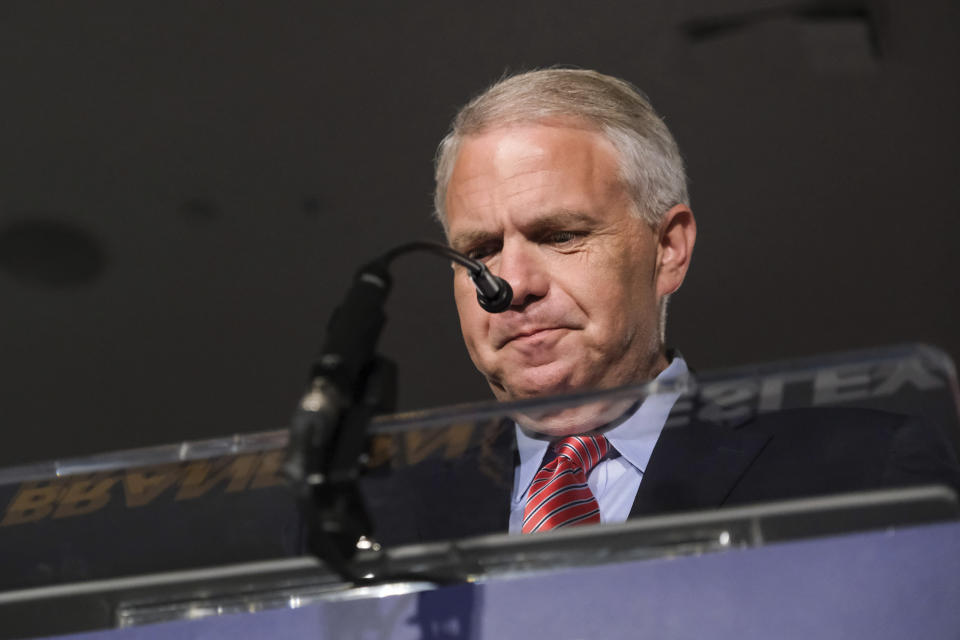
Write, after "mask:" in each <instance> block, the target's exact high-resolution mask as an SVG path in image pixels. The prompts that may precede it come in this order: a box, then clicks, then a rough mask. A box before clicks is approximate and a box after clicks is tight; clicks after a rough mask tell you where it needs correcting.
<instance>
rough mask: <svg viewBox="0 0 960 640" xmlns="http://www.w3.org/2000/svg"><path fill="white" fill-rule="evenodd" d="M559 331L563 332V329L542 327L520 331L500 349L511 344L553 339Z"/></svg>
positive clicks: (510, 337) (511, 336) (505, 341)
mask: <svg viewBox="0 0 960 640" xmlns="http://www.w3.org/2000/svg"><path fill="white" fill-rule="evenodd" d="M559 331H563V327H540V328H537V329H526V330H524V331H518V332H516V333H514V334H512V335H510V336H509V337H508V338H507V339H506V340H504V341H503V344H501V345H500V348H503V347H505V346H507V345H508V344H510V343H517V344H525V343H531V342H536V341H537V340H543V339H546V338H549V337H552V336H553V335H554V334H556V333H557V332H559Z"/></svg>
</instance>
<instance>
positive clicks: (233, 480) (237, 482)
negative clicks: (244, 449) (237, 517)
mask: <svg viewBox="0 0 960 640" xmlns="http://www.w3.org/2000/svg"><path fill="white" fill-rule="evenodd" d="M256 460H257V456H256V455H243V456H238V457H236V458H226V459H221V460H217V461H214V462H210V461H208V460H201V461H198V462H191V463H190V464H189V465H187V469H186V471H185V472H184V474H183V476H182V480H181V482H180V491H178V492H177V497H176V498H175V499H176V500H190V499H191V498H199V497H200V496H202V495H203V494H205V493H207V492H208V491H210V489H212V488H213V487H214V486H215V485H217V484H219V483H221V482H223V481H224V480H228V479H229V481H230V482H229V484H227V489H226V491H227V493H233V492H235V491H242V490H243V489H244V488H245V487H246V486H247V482H249V481H250V476H251V475H253V470H254V466H255V465H256Z"/></svg>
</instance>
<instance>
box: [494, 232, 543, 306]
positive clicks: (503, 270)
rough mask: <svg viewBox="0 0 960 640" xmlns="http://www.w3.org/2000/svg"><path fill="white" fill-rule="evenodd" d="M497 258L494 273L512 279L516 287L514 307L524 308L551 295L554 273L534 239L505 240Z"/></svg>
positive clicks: (512, 284)
mask: <svg viewBox="0 0 960 640" xmlns="http://www.w3.org/2000/svg"><path fill="white" fill-rule="evenodd" d="M497 262H498V264H496V265H493V266H494V267H495V269H493V271H494V273H496V274H497V275H498V276H500V277H501V278H503V279H504V280H506V281H507V282H509V283H510V287H511V288H512V289H513V301H512V302H511V303H510V308H511V309H514V310H518V309H523V308H524V307H526V306H527V305H529V304H530V303H532V302H535V301H537V300H539V299H541V298H543V297H544V296H546V295H547V291H548V290H549V288H550V274H549V272H548V271H547V268H546V265H545V264H544V262H543V259H542V257H541V256H540V255H539V252H538V251H537V249H536V246H534V245H533V244H532V243H529V242H525V241H519V242H513V243H504V245H503V247H502V248H501V250H500V255H499V259H498V261H497Z"/></svg>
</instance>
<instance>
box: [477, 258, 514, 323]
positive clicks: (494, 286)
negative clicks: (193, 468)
mask: <svg viewBox="0 0 960 640" xmlns="http://www.w3.org/2000/svg"><path fill="white" fill-rule="evenodd" d="M468 259H469V258H468ZM474 262H476V261H474ZM477 264H478V265H479V268H478V269H477V270H476V271H470V278H471V279H472V280H473V284H474V286H475V287H476V288H477V302H479V303H480V306H481V307H482V308H483V310H484V311H486V312H488V313H501V312H503V311H506V310H507V308H508V307H509V306H510V302H511V301H512V300H513V289H512V288H511V287H510V283H509V282H507V281H506V280H504V279H503V278H501V277H500V276H495V275H493V274H492V273H490V269H487V265H485V264H483V263H482V262H477Z"/></svg>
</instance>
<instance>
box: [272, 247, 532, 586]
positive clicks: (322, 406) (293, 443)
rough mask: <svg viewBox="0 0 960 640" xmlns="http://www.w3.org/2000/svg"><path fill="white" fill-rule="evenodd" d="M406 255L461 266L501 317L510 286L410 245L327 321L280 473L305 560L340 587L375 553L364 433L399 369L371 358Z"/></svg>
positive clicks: (392, 396)
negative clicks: (365, 490) (365, 489)
mask: <svg viewBox="0 0 960 640" xmlns="http://www.w3.org/2000/svg"><path fill="white" fill-rule="evenodd" d="M411 251H429V252H432V253H436V254H439V255H442V256H444V257H446V258H449V259H450V260H453V261H455V262H457V263H459V264H462V265H463V266H465V267H466V268H467V270H468V273H469V274H470V276H471V278H472V279H473V281H474V284H475V285H476V287H477V299H478V302H479V303H480V305H481V306H482V307H483V308H484V309H486V310H487V311H489V312H491V313H498V312H500V311H504V310H506V309H507V308H508V307H509V305H510V300H511V298H512V296H513V294H512V291H511V290H510V285H509V284H508V283H507V282H506V281H505V280H502V279H500V278H497V277H496V276H494V275H492V274H491V273H490V272H489V270H488V269H487V268H486V266H485V265H483V264H482V263H480V262H478V261H476V260H472V259H470V258H467V257H466V256H463V255H462V254H460V253H457V252H456V251H454V250H453V249H450V248H449V247H446V246H444V245H441V244H436V243H433V242H411V243H408V244H404V245H401V246H399V247H397V248H395V249H392V250H391V251H388V252H387V253H385V254H384V255H383V256H381V257H380V258H378V259H376V260H374V261H373V262H370V263H369V264H366V265H364V266H363V267H361V268H360V269H359V270H358V271H357V273H356V276H355V277H354V280H353V284H352V285H351V287H350V289H349V290H348V292H347V295H346V297H345V298H344V300H343V302H342V303H341V304H340V306H338V307H337V308H336V309H335V310H334V312H333V315H332V316H331V318H330V322H329V324H328V326H327V335H326V339H325V341H324V344H323V348H322V349H321V351H320V355H319V356H318V358H317V359H316V361H315V362H314V365H313V367H312V370H311V381H310V384H309V386H308V387H307V391H306V393H305V394H304V396H303V398H302V399H301V401H300V404H299V405H298V406H297V409H296V411H295V413H294V415H293V419H292V421H291V424H290V441H289V445H288V449H287V459H286V462H285V464H284V474H285V475H286V477H287V480H288V482H289V484H290V485H291V487H292V488H293V490H294V492H295V494H296V497H297V502H298V506H299V508H300V512H301V516H302V523H303V525H302V526H303V527H304V529H305V531H304V533H305V537H306V546H307V549H308V550H309V551H310V553H312V554H314V555H316V556H317V557H318V558H320V559H321V560H323V561H324V562H326V563H327V565H328V566H329V567H330V568H332V569H333V570H335V571H337V573H339V574H340V575H341V576H342V577H343V578H344V579H345V580H347V581H349V582H353V583H359V582H364V581H365V578H363V577H361V576H359V575H357V574H356V572H355V571H354V570H353V567H352V565H351V561H352V559H353V558H354V556H355V555H356V553H357V551H358V550H361V549H374V550H376V549H378V548H379V546H378V545H377V544H376V542H374V540H373V524H372V522H371V520H370V516H369V514H368V513H367V509H366V507H365V505H364V502H363V497H362V496H361V494H360V490H359V487H358V484H357V483H358V480H359V478H360V475H361V473H362V471H363V467H364V464H365V463H366V461H367V459H368V453H367V426H368V425H369V424H370V421H371V420H372V419H373V417H374V416H375V415H377V414H380V413H391V412H393V411H394V410H395V407H396V387H397V367H396V365H395V364H394V363H393V362H391V361H390V360H388V359H386V358H384V357H382V356H380V355H379V354H377V352H376V346H377V342H378V340H379V338H380V333H381V332H382V330H383V326H384V324H385V323H386V315H385V314H384V311H383V305H384V303H385V302H386V298H387V295H388V294H389V293H390V287H391V284H392V281H391V278H390V274H389V272H388V266H389V264H390V262H391V261H393V260H394V259H395V258H396V257H398V256H400V255H403V254H405V253H409V252H411Z"/></svg>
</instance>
